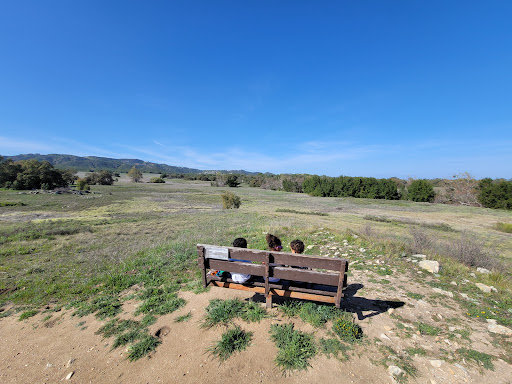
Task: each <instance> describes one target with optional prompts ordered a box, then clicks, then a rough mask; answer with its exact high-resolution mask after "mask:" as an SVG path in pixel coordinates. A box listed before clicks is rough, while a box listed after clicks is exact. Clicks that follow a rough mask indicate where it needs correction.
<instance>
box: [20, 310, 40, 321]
mask: <svg viewBox="0 0 512 384" xmlns="http://www.w3.org/2000/svg"><path fill="white" fill-rule="evenodd" d="M38 313H39V311H37V310H35V309H32V310H30V311H25V312H23V313H22V314H21V315H20V317H19V319H18V320H19V321H22V320H25V319H28V318H29V317H32V316H35V315H37V314H38Z"/></svg>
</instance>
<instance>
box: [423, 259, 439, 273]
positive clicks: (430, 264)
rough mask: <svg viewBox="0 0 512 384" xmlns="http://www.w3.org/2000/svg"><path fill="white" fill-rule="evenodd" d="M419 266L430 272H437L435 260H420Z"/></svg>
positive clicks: (437, 265) (437, 266) (437, 267)
mask: <svg viewBox="0 0 512 384" xmlns="http://www.w3.org/2000/svg"><path fill="white" fill-rule="evenodd" d="M419 266H420V267H421V268H423V269H425V270H427V271H429V272H431V273H438V272H439V263H438V262H437V261H435V260H421V261H420V263H419Z"/></svg>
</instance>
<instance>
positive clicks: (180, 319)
mask: <svg viewBox="0 0 512 384" xmlns="http://www.w3.org/2000/svg"><path fill="white" fill-rule="evenodd" d="M191 318H192V312H189V313H187V314H186V315H181V316H178V317H177V318H175V319H174V322H175V323H184V322H186V321H189V320H190V319H191Z"/></svg>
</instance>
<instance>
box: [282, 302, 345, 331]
mask: <svg viewBox="0 0 512 384" xmlns="http://www.w3.org/2000/svg"><path fill="white" fill-rule="evenodd" d="M279 310H280V311H281V312H283V314H285V315H286V316H288V317H297V316H298V317H300V318H301V320H302V321H304V322H306V323H309V324H311V325H312V326H314V327H316V328H319V327H322V326H323V325H324V324H325V323H326V322H327V321H329V320H332V319H334V318H335V317H337V316H339V315H340V314H341V313H342V311H341V310H339V309H337V308H335V307H333V306H332V305H324V304H315V303H312V302H304V301H291V300H290V301H286V302H284V303H283V304H282V305H281V306H279Z"/></svg>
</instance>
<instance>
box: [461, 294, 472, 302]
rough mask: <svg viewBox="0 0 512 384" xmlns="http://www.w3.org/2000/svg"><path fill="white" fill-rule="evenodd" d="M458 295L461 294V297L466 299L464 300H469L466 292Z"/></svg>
mask: <svg viewBox="0 0 512 384" xmlns="http://www.w3.org/2000/svg"><path fill="white" fill-rule="evenodd" d="M460 295H461V296H462V298H464V299H466V300H470V299H469V296H468V295H467V294H465V293H461V294H460Z"/></svg>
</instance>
